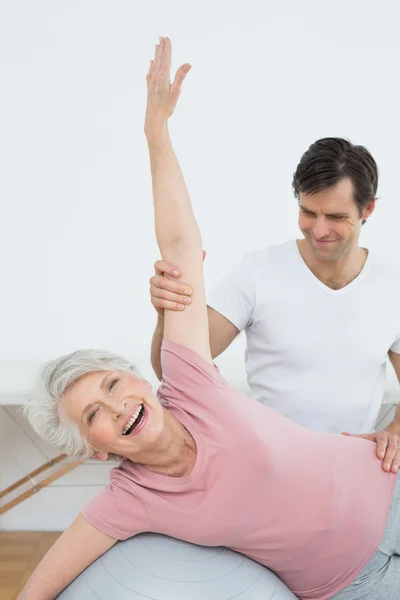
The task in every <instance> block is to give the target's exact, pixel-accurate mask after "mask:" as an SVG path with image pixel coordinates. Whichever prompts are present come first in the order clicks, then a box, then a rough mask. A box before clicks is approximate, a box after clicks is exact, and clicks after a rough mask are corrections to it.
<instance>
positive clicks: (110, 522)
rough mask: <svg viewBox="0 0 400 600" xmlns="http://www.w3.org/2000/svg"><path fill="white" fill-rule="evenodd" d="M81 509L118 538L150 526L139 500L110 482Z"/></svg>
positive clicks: (106, 531)
mask: <svg viewBox="0 0 400 600" xmlns="http://www.w3.org/2000/svg"><path fill="white" fill-rule="evenodd" d="M81 513H82V515H83V516H84V517H85V519H86V520H87V521H88V522H89V523H90V524H91V525H93V527H96V529H99V530H100V531H102V532H103V533H105V534H107V535H109V536H111V537H113V538H115V539H117V540H126V539H128V538H130V537H132V536H133V535H137V534H139V533H143V532H145V531H151V530H152V527H151V524H150V519H149V516H148V514H147V512H146V510H145V508H144V507H143V504H142V502H141V501H140V500H139V499H138V498H136V497H135V495H133V494H131V493H130V492H128V491H127V490H125V489H123V488H120V487H118V486H117V485H115V484H113V483H111V484H109V485H107V486H106V487H105V488H104V489H103V490H102V491H101V492H99V493H98V494H97V495H96V496H94V498H92V499H91V500H89V502H87V504H85V506H84V507H83V509H82V510H81Z"/></svg>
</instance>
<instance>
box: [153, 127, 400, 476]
mask: <svg viewBox="0 0 400 600" xmlns="http://www.w3.org/2000/svg"><path fill="white" fill-rule="evenodd" d="M292 185H293V191H294V194H295V197H296V198H297V199H298V202H299V227H300V229H301V231H302V233H303V235H304V238H303V239H300V240H291V241H289V242H286V243H285V244H281V245H277V246H272V247H267V248H264V249H262V250H258V251H253V252H250V253H248V254H246V255H245V256H244V257H243V258H242V260H240V261H239V262H238V263H237V264H236V265H235V266H234V267H233V269H231V271H230V272H229V273H228V274H227V275H226V276H225V277H224V278H223V279H222V281H221V282H220V283H219V285H218V286H217V287H216V289H215V290H214V291H213V293H212V294H211V296H210V298H209V300H208V317H209V329H210V343H211V351H212V356H213V357H214V358H215V357H217V356H218V355H219V354H221V352H223V351H224V350H225V349H226V348H227V347H228V346H229V344H230V343H231V342H232V341H233V340H234V338H235V337H236V336H237V335H238V333H239V332H240V331H242V330H244V331H245V333H246V337H247V348H246V370H247V376H248V383H249V386H250V388H251V391H252V395H253V396H254V397H255V398H256V399H258V400H259V401H260V402H263V403H265V404H267V405H268V406H270V407H271V408H274V409H275V410H277V411H278V412H280V413H282V414H283V415H285V416H287V417H288V418H290V419H293V420H294V421H297V422H298V423H300V424H302V425H305V426H307V427H310V428H314V429H317V430H321V431H329V432H336V433H341V432H345V431H347V432H351V433H352V434H359V435H362V436H363V437H367V438H368V439H372V440H375V441H376V442H377V454H378V456H379V457H380V458H382V459H383V468H384V469H385V470H386V471H389V470H392V471H394V472H397V470H398V467H399V465H400V408H398V409H397V411H396V415H395V418H394V420H393V422H392V423H391V424H390V425H389V426H388V427H387V428H386V430H385V431H383V432H377V433H375V432H374V433H369V434H365V433H364V432H366V431H367V432H371V431H373V429H374V426H375V423H376V419H377V416H378V412H379V409H380V406H381V402H382V399H383V395H384V386H385V370H386V361H387V357H388V356H389V359H390V360H391V362H392V364H393V366H394V369H395V371H396V374H397V376H398V378H400V315H399V306H400V271H399V270H398V269H397V268H395V267H394V266H393V265H391V264H390V263H389V262H388V261H386V260H385V259H382V258H379V257H378V256H376V255H375V254H374V253H372V252H369V251H368V250H367V249H365V248H361V247H360V246H359V236H360V232H361V227H362V225H363V224H364V223H365V222H366V221H367V220H368V218H369V217H370V216H371V214H372V212H373V210H374V208H375V198H376V192H377V187H378V169H377V166H376V163H375V160H374V159H373V157H372V156H371V154H370V153H369V152H368V150H366V148H364V147H363V146H355V145H353V144H351V143H350V142H349V141H348V140H345V139H342V138H324V139H320V140H318V141H317V142H315V143H314V144H312V145H311V146H310V148H309V149H308V150H307V151H306V152H305V153H304V155H303V156H302V158H301V160H300V163H299V165H298V166H297V169H296V172H295V174H294V178H293V184H292ZM155 267H156V275H155V276H154V277H152V278H151V280H150V283H151V295H152V302H153V305H154V306H155V308H156V309H157V312H158V315H159V319H158V324H157V328H156V331H155V333H154V337H153V343H152V365H153V368H154V370H155V372H156V374H157V376H158V377H159V378H161V376H162V372H161V364H160V346H161V340H162V332H163V311H164V309H165V308H167V309H172V310H184V303H188V302H190V290H187V287H186V286H185V285H184V284H181V283H178V282H177V281H173V278H175V279H177V278H179V273H177V274H176V273H175V269H174V267H173V266H171V265H167V264H166V263H165V262H163V261H158V262H156V263H155ZM186 290H187V292H188V293H185V291H186Z"/></svg>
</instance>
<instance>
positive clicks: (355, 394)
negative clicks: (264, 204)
mask: <svg viewBox="0 0 400 600" xmlns="http://www.w3.org/2000/svg"><path fill="white" fill-rule="evenodd" d="M208 305H209V306H211V307H212V308H213V309H215V310H216V311H218V312H219V313H220V314H221V315H223V316H224V317H226V318H227V319H228V320H229V321H231V323H233V324H234V325H235V326H236V327H237V328H238V329H239V330H240V331H242V330H243V329H244V330H245V332H246V336H247V348H246V353H245V360H246V373H247V380H248V384H249V386H250V388H251V391H252V395H253V396H254V397H255V398H256V399H257V400H259V401H260V402H262V403H263V404H266V405H267V406H270V407H271V408H273V409H275V410H276V411H278V412H279V413H281V414H282V415H284V416H287V417H288V418H290V419H292V420H293V421H296V422H297V423H300V424H301V425H305V426H307V427H310V428H312V429H316V430H319V431H327V432H336V433H341V432H342V431H349V432H350V433H368V432H371V431H373V430H374V427H375V423H376V419H377V416H378V413H379V410H380V406H381V403H382V399H383V395H384V390H385V379H386V362H387V354H388V351H389V350H390V349H391V350H392V351H393V352H396V353H400V271H399V270H398V269H397V268H396V267H395V266H394V265H392V264H391V263H390V262H389V261H387V259H385V258H379V257H377V256H375V255H372V254H371V252H369V254H368V257H367V260H366V262H365V264H364V267H363V269H362V271H361V273H360V274H359V275H358V277H356V279H354V280H353V281H352V282H351V283H349V284H348V285H347V286H345V287H344V288H342V289H339V290H333V289H331V288H329V287H328V286H326V285H325V284H324V283H322V281H320V280H319V279H318V278H317V277H316V276H315V275H314V274H313V273H312V271H311V270H310V269H309V268H308V267H307V265H306V263H305V262H304V260H303V258H302V256H301V254H300V251H299V249H298V246H297V243H296V240H290V241H289V242H286V243H284V244H280V245H277V246H270V247H267V248H265V249H263V250H257V251H253V252H250V253H248V254H246V255H245V256H244V257H243V258H242V259H241V260H240V261H239V262H238V263H237V264H236V265H235V266H234V267H233V268H232V269H231V271H229V273H228V274H227V275H226V276H225V277H224V278H223V279H222V280H221V282H220V283H219V284H218V285H217V287H216V288H215V289H214V290H213V292H212V294H211V295H210V297H209V298H208Z"/></svg>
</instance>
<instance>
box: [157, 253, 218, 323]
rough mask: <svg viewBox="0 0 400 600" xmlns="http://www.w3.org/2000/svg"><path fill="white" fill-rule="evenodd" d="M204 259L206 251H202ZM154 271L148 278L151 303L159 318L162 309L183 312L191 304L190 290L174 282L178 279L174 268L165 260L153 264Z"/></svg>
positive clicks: (177, 273)
mask: <svg viewBox="0 0 400 600" xmlns="http://www.w3.org/2000/svg"><path fill="white" fill-rule="evenodd" d="M205 257H206V251H205V250H203V260H204V259H205ZM154 271H155V274H154V275H153V277H151V278H150V295H151V303H152V305H153V306H154V308H155V309H156V311H157V312H158V314H159V315H160V317H163V316H164V309H168V310H183V309H184V308H185V306H186V305H187V304H190V303H191V301H192V300H191V297H190V296H191V295H192V289H191V288H190V287H189V286H187V285H185V284H184V283H178V282H177V281H174V280H176V279H179V277H180V272H179V271H178V269H176V267H174V266H173V265H170V264H168V263H167V262H165V260H157V261H156V262H155V263H154ZM167 275H168V276H169V277H167ZM172 277H173V279H171V278H172Z"/></svg>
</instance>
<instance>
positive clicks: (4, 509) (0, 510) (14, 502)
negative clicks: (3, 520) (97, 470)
mask: <svg viewBox="0 0 400 600" xmlns="http://www.w3.org/2000/svg"><path fill="white" fill-rule="evenodd" d="M83 462H85V460H84V459H83V460H75V461H73V462H70V463H68V464H66V465H65V466H64V467H62V468H61V469H59V470H58V471H55V473H52V474H51V475H49V476H48V477H46V478H45V479H43V480H42V481H39V482H38V483H37V484H36V485H35V486H34V487H32V488H30V489H29V490H27V491H26V492H24V493H23V494H20V495H19V496H17V497H16V498H14V500H11V501H10V502H8V503H7V504H5V505H4V506H2V507H1V508H0V515H2V514H4V513H5V512H7V511H8V510H10V509H11V508H13V507H14V506H16V505H17V504H20V503H21V502H23V501H24V500H26V499H27V498H30V496H33V494H36V493H37V492H38V491H39V490H41V489H43V488H44V487H46V486H47V485H49V483H52V482H53V481H55V480H56V479H58V478H59V477H62V475H64V474H65V473H68V472H69V471H72V469H75V468H76V467H78V466H79V465H81V464H82V463H83ZM0 600H1V599H0Z"/></svg>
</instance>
